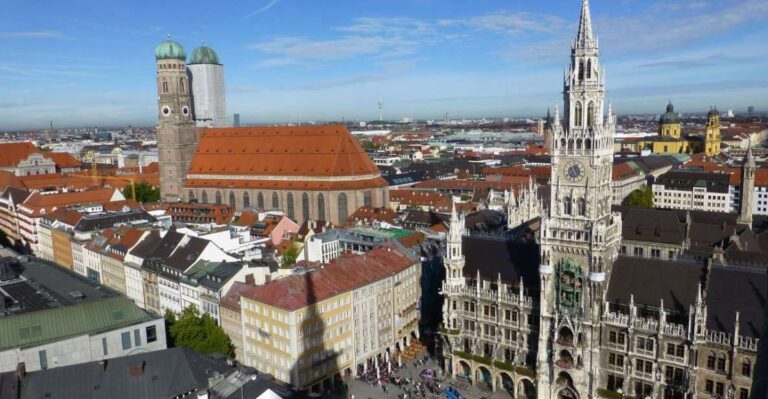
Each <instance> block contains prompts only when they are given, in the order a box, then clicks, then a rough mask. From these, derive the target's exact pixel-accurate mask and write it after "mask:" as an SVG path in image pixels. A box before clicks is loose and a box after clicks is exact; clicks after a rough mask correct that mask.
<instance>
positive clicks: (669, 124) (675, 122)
mask: <svg viewBox="0 0 768 399" xmlns="http://www.w3.org/2000/svg"><path fill="white" fill-rule="evenodd" d="M681 131H682V124H681V123H680V117H679V116H678V115H677V112H675V106H674V105H672V101H670V102H669V104H668V105H667V112H666V113H665V114H664V115H662V116H661V118H659V136H665V137H672V138H674V139H679V138H680V135H681Z"/></svg>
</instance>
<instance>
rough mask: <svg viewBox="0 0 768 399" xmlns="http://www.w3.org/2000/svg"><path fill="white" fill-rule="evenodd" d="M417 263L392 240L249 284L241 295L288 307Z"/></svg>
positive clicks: (313, 301)
mask: <svg viewBox="0 0 768 399" xmlns="http://www.w3.org/2000/svg"><path fill="white" fill-rule="evenodd" d="M416 263H418V260H416V259H413V258H411V257H410V256H409V255H407V254H405V253H403V252H401V251H400V250H398V249H397V247H396V246H395V245H393V244H387V245H383V246H380V247H377V248H375V249H373V250H372V251H370V252H368V253H366V254H364V255H353V254H344V255H342V256H341V257H339V258H336V259H334V260H332V261H331V262H330V263H329V264H327V265H325V266H324V267H322V268H319V269H315V270H314V271H311V272H308V273H305V274H302V275H293V276H290V277H285V278H282V279H279V280H276V281H274V282H272V283H268V284H266V285H263V286H256V287H250V288H248V289H246V290H245V291H244V292H243V294H242V296H243V297H246V298H249V299H252V300H254V301H258V302H261V303H265V304H268V305H271V306H275V307H278V308H281V309H286V310H289V311H294V310H298V309H301V308H304V307H307V306H309V305H310V304H313V303H317V302H320V301H323V300H325V299H328V298H331V297H333V296H336V295H339V294H342V293H345V292H348V291H351V290H354V289H355V288H358V287H361V286H364V285H368V284H371V283H372V282H374V281H377V280H381V279H384V278H386V277H389V276H391V275H392V274H394V273H399V272H401V271H403V270H405V269H407V268H408V267H410V266H413V265H414V264H416Z"/></svg>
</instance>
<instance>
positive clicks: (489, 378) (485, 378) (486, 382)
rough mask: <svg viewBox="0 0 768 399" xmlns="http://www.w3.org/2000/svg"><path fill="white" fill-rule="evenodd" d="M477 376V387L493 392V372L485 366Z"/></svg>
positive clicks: (481, 367) (479, 370) (480, 368)
mask: <svg viewBox="0 0 768 399" xmlns="http://www.w3.org/2000/svg"><path fill="white" fill-rule="evenodd" d="M475 374H476V375H475V381H477V383H476V384H475V385H477V386H478V387H480V388H485V389H488V390H491V391H492V390H493V373H491V370H488V368H487V367H485V366H479V367H478V368H477V372H476V373H475Z"/></svg>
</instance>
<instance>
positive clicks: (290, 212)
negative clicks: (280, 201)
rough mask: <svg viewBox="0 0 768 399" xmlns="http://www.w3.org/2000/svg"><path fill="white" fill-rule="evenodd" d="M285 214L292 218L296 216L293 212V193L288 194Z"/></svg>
mask: <svg viewBox="0 0 768 399" xmlns="http://www.w3.org/2000/svg"><path fill="white" fill-rule="evenodd" d="M285 214H286V215H288V217H289V218H291V219H293V217H294V216H295V215H294V214H293V193H288V196H286V197H285Z"/></svg>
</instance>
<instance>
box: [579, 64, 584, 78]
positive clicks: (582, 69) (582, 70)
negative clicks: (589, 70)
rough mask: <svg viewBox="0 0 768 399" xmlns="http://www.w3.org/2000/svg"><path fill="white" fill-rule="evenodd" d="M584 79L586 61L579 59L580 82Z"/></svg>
mask: <svg viewBox="0 0 768 399" xmlns="http://www.w3.org/2000/svg"><path fill="white" fill-rule="evenodd" d="M582 80H584V61H583V60H582V61H579V82H581V81H582Z"/></svg>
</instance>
